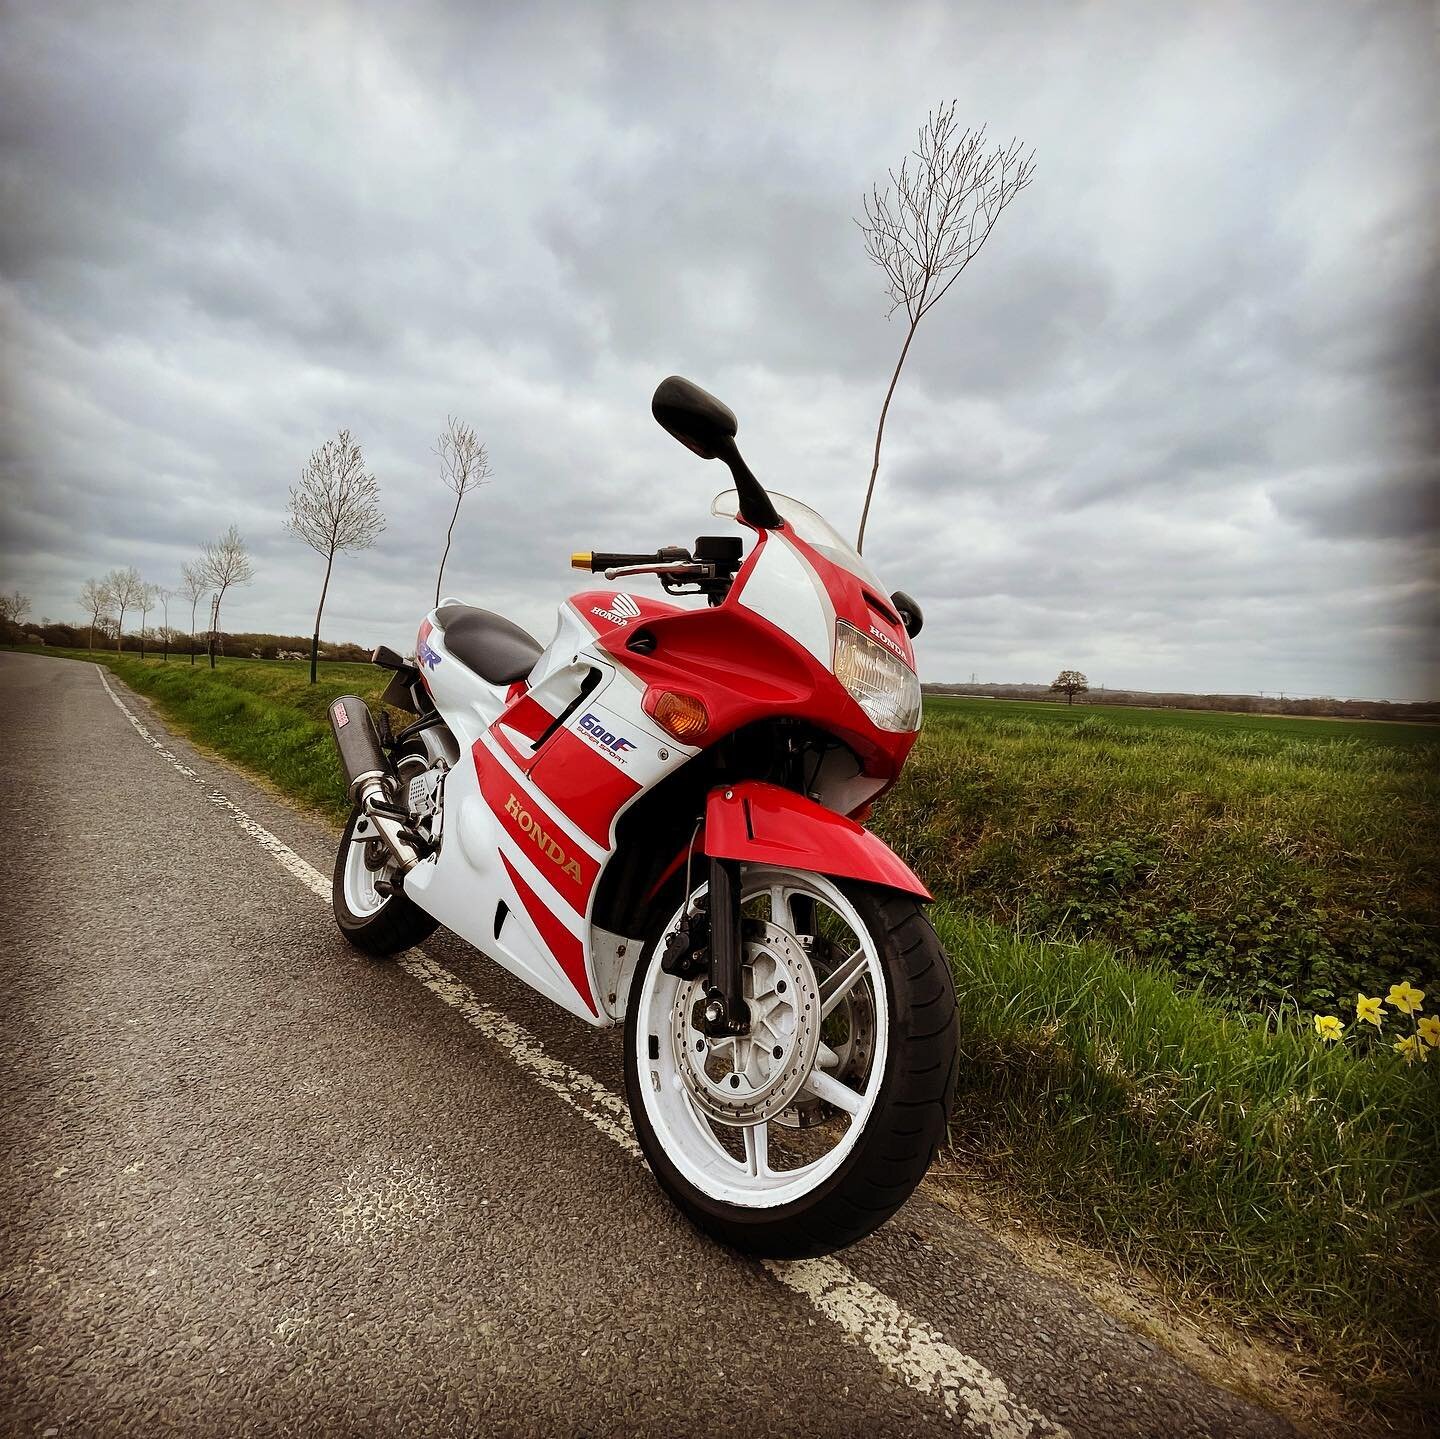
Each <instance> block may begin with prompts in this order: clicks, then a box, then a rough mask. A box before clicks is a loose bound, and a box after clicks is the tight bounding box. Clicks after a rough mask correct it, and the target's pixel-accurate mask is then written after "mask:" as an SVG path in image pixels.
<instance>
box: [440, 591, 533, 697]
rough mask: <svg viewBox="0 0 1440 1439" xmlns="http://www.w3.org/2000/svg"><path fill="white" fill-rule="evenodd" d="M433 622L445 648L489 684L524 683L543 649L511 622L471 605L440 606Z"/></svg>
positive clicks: (502, 616)
mask: <svg viewBox="0 0 1440 1439" xmlns="http://www.w3.org/2000/svg"><path fill="white" fill-rule="evenodd" d="M435 619H436V621H437V622H438V623H439V625H440V628H441V630H442V631H443V632H444V636H445V648H446V649H447V650H449V651H450V653H451V654H452V655H454V656H455V658H456V659H458V660H459V661H460V663H461V664H463V665H465V666H467V667H468V668H470V669H472V670H474V671H475V673H476V674H477V675H479V676H480V678H481V679H483V680H488V681H489V682H490V683H491V684H492V685H509V684H514V683H515V681H516V680H523V679H524V678H525V676H526V675H528V674H529V673H530V671H531V670H532V669H534V667H535V661H536V660H538V659H539V658H540V655H541V653H542V651H543V649H544V646H543V645H541V644H540V643H539V642H538V641H537V640H535V639H533V638H532V637H531V636H530V635H528V634H527V633H526V632H525V631H524V630H522V629H521V628H520V626H519V625H517V624H516V623H515V622H514V621H513V620H507V619H506V618H505V616H504V615H496V614H491V612H490V611H489V610H481V609H476V607H475V606H474V605H460V604H453V605H442V606H441V607H440V608H439V609H438V610H436V611H435Z"/></svg>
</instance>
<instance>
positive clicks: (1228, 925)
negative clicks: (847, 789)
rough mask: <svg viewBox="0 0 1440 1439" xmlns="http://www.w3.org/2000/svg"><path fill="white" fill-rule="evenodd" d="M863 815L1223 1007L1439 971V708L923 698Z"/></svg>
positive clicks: (964, 897) (1437, 980) (939, 879)
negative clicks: (883, 790)
mask: <svg viewBox="0 0 1440 1439" xmlns="http://www.w3.org/2000/svg"><path fill="white" fill-rule="evenodd" d="M875 822H876V825H877V827H878V828H879V829H880V830H881V831H882V832H883V833H884V834H885V835H886V837H887V838H888V839H889V840H890V842H891V843H892V844H894V845H895V846H896V848H897V849H900V850H901V851H902V852H904V853H905V854H906V855H907V857H908V858H910V859H911V861H912V862H913V863H914V864H915V866H916V868H917V869H918V870H919V872H920V873H921V874H923V875H924V876H925V877H926V880H927V882H928V883H929V884H930V885H931V887H932V888H933V889H934V890H935V892H936V894H937V895H938V896H941V897H943V898H944V899H946V900H948V901H951V902H954V903H955V904H957V905H959V906H962V907H963V908H964V909H965V910H967V911H968V912H971V913H978V914H982V915H985V916H987V917H989V918H991V919H994V920H996V921H997V922H999V923H1002V924H1005V925H1007V926H1012V927H1016V928H1018V929H1019V930H1020V931H1021V932H1023V933H1028V934H1037V935H1039V934H1043V935H1055V936H1060V937H1065V938H1073V939H1099V940H1103V941H1105V942H1106V943H1107V944H1109V945H1111V946H1112V947H1114V948H1115V949H1117V950H1119V951H1121V952H1122V953H1124V954H1127V955H1130V956H1132V957H1134V958H1136V959H1140V960H1145V961H1147V962H1150V963H1153V964H1156V965H1159V966H1163V967H1164V968H1166V969H1168V970H1169V971H1170V972H1171V973H1172V974H1173V975H1174V976H1175V978H1176V979H1177V980H1178V981H1179V983H1181V984H1182V985H1184V986H1185V987H1187V988H1190V989H1197V990H1204V991H1205V992H1206V993H1208V994H1209V995H1210V996H1211V997H1212V998H1213V999H1214V1000H1215V1001H1216V1002H1218V1003H1221V1004H1226V1005H1230V1006H1232V1007H1234V1008H1237V1009H1239V1010H1243V1011H1251V1010H1255V1009H1257V1008H1261V1007H1267V1006H1268V1007H1274V1006H1284V1005H1296V1004H1298V1005H1299V1006H1300V1007H1301V1008H1302V1009H1305V1010H1313V1009H1328V1008H1330V1007H1331V1006H1334V1005H1338V1004H1340V1003H1342V1002H1343V1001H1345V1000H1346V997H1347V996H1349V997H1351V998H1352V999H1353V995H1354V993H1355V991H1357V990H1360V989H1363V990H1364V991H1365V992H1366V993H1374V992H1375V990H1376V988H1377V987H1378V986H1380V985H1382V984H1384V985H1388V984H1389V983H1390V982H1391V981H1392V980H1393V979H1394V978H1396V977H1398V975H1399V974H1400V973H1401V972H1402V971H1403V972H1404V973H1406V974H1408V975H1410V977H1411V978H1412V979H1415V980H1417V981H1421V980H1423V981H1425V982H1428V983H1432V984H1435V985H1436V988H1437V992H1440V729H1437V728H1436V727H1433V726H1425V725H1398V724H1385V723H1365V724H1359V723H1356V724H1350V723H1345V724H1337V723H1331V722H1330V721H1327V720H1303V719H1301V720H1294V719H1285V718H1266V717H1261V716H1250V715H1230V714H1218V713H1214V712H1207V711H1186V710H1133V709H1114V708H1105V707H1101V706H1080V705H1076V706H1074V707H1073V708H1070V707H1068V706H1065V705H1043V704H1033V703H1028V702H1024V701H1017V702H1009V703H1006V702H999V701H986V700H959V701H956V700H951V699H939V700H932V701H930V702H929V703H928V704H927V707H926V727H925V731H924V734H923V736H922V739H921V741H920V743H919V745H918V746H917V747H916V750H915V752H914V755H913V756H912V759H911V762H910V764H909V766H908V767H907V769H906V771H905V774H904V776H903V777H902V779H901V782H900V784H899V786H898V787H897V788H896V790H895V791H894V793H893V794H892V795H891V796H889V797H888V798H887V800H886V801H885V802H884V803H883V804H882V805H880V806H878V807H877V811H876V819H875Z"/></svg>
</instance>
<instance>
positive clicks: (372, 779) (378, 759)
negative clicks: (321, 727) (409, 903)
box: [330, 695, 420, 871]
mask: <svg viewBox="0 0 1440 1439" xmlns="http://www.w3.org/2000/svg"><path fill="white" fill-rule="evenodd" d="M330 731H331V733H332V734H333V735H334V736H335V748H336V749H337V750H338V751H339V752H340V768H341V769H343V770H344V771H345V783H346V785H347V786H348V791H349V795H350V799H351V802H352V803H353V804H355V805H356V807H357V808H359V809H360V811H361V812H362V813H363V814H364V815H365V818H366V819H367V820H368V821H369V822H370V823H371V824H372V825H373V826H374V827H375V832H376V834H378V835H379V836H380V838H381V839H382V840H383V841H384V842H385V847H386V848H387V849H388V850H389V851H390V853H391V854H392V855H393V856H394V858H395V862H396V863H397V864H398V865H399V866H400V868H401V870H402V871H403V870H411V869H414V867H415V866H416V865H417V864H419V863H420V856H419V855H418V854H416V853H415V849H414V846H413V845H411V843H410V842H409V840H407V839H406V838H405V835H404V831H403V828H402V826H401V825H400V823H399V822H398V821H397V820H396V819H395V817H394V813H393V806H392V805H391V804H390V797H389V794H388V793H387V792H386V789H385V780H386V777H387V776H388V775H389V773H390V767H389V766H388V765H387V764H386V763H385V752H384V751H383V750H382V749H381V748H380V736H379V734H378V733H377V732H376V730H375V721H374V720H373V719H372V718H371V717H370V707H369V706H368V705H367V704H366V703H365V701H364V700H362V699H361V698H360V696H359V695H341V696H340V698H339V699H337V700H335V701H333V702H332V704H331V705H330Z"/></svg>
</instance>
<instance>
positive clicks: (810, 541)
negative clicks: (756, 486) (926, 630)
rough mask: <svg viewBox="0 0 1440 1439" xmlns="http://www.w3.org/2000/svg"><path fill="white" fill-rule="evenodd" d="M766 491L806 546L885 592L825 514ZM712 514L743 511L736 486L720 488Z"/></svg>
mask: <svg viewBox="0 0 1440 1439" xmlns="http://www.w3.org/2000/svg"><path fill="white" fill-rule="evenodd" d="M766 493H767V494H768V495H769V496H770V501H771V503H772V504H773V505H774V506H775V512H776V514H778V515H779V516H780V518H781V519H782V520H784V521H785V524H786V525H787V526H788V527H789V528H790V529H793V530H794V531H795V533H796V534H797V535H799V536H800V538H801V539H802V540H804V541H805V543H806V544H807V545H810V546H812V547H813V548H814V549H817V550H819V551H820V553H821V554H822V555H824V556H825V558H826V559H827V560H829V561H830V562H831V563H832V564H836V565H839V566H840V568H841V569H842V570H849V571H850V573H851V574H852V575H854V576H855V577H856V578H857V579H859V580H860V581H861V582H862V583H863V584H866V585H869V586H870V588H871V589H872V590H874V591H875V593H876V594H877V595H883V594H884V593H885V587H884V585H882V584H881V583H880V577H879V576H878V575H877V574H876V573H875V571H874V570H872V569H871V568H870V566H869V565H867V564H866V563H865V561H864V560H862V559H861V558H860V556H859V555H858V554H857V553H856V551H855V547H854V545H852V544H851V543H850V541H849V540H847V539H846V538H845V537H844V536H843V535H842V534H840V532H839V531H838V530H836V529H835V528H834V526H833V525H831V523H830V521H829V520H827V519H826V518H825V517H824V515H820V514H816V512H815V511H814V510H812V509H811V508H810V506H809V505H805V504H801V502H800V501H799V500H792V499H791V498H790V496H789V495H782V494H779V493H778V492H777V491H775V490H768V491H766ZM710 513H711V514H712V515H715V516H716V517H717V518H719V519H722V520H733V519H736V518H737V517H738V516H739V513H740V496H739V495H738V494H737V493H736V491H734V490H733V489H732V490H721V491H720V493H719V494H718V495H716V496H715V499H714V501H713V502H712V504H711V506H710Z"/></svg>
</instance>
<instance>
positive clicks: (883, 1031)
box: [635, 867, 890, 1209]
mask: <svg viewBox="0 0 1440 1439" xmlns="http://www.w3.org/2000/svg"><path fill="white" fill-rule="evenodd" d="M701 891H703V886H701ZM698 892H700V891H697V893H698ZM766 893H768V894H769V895H770V896H771V899H770V905H771V913H772V915H773V914H775V913H783V914H785V915H787V916H788V915H790V914H791V910H790V901H791V900H792V899H794V898H805V899H809V900H813V901H815V902H816V903H817V904H818V905H820V906H823V907H824V908H825V909H827V910H829V911H830V912H831V913H832V914H833V915H834V916H836V917H838V919H839V920H840V921H841V922H843V924H844V925H845V926H846V927H848V929H849V931H850V933H851V935H852V936H853V947H852V952H851V953H849V955H848V958H842V959H841V960H840V962H839V963H837V964H835V965H834V966H833V967H832V968H831V970H830V973H829V974H828V976H827V977H826V979H825V981H824V983H823V984H821V985H820V986H819V996H820V1002H821V1013H822V1015H823V1016H824V1017H825V1018H828V1017H829V1016H830V1014H831V1013H832V1012H833V1011H834V1010H835V1009H836V1007H837V1006H839V1005H840V1004H842V1003H847V1002H848V1001H847V996H850V995H851V994H852V992H853V993H854V994H855V995H856V996H857V997H858V996H859V995H860V994H861V992H862V991H864V992H865V995H866V997H867V998H868V999H869V1001H870V1003H871V1012H872V1015H873V1026H874V1031H873V1046H871V1048H870V1049H869V1051H868V1068H867V1070H866V1072H865V1074H864V1076H863V1077H862V1079H861V1082H860V1086H859V1087H854V1086H853V1085H852V1084H847V1083H842V1082H841V1080H840V1079H838V1078H836V1077H834V1076H833V1075H832V1074H830V1073H828V1072H827V1066H831V1065H833V1063H834V1062H835V1061H836V1058H837V1057H836V1055H835V1052H834V1050H832V1049H831V1048H830V1047H829V1046H828V1045H827V1044H825V1043H823V1042H822V1043H821V1044H820V1046H819V1052H818V1054H817V1056H816V1060H815V1063H814V1066H813V1068H812V1069H811V1070H810V1073H809V1075H808V1077H807V1078H806V1080H805V1081H804V1084H803V1085H802V1089H801V1096H802V1097H803V1098H805V1099H808V1100H814V1099H820V1100H823V1101H825V1104H826V1105H827V1106H830V1109H828V1110H826V1113H827V1115H830V1116H831V1117H829V1118H827V1119H826V1120H825V1122H824V1125H823V1126H822V1127H823V1128H825V1129H826V1130H827V1131H829V1130H830V1129H832V1128H833V1130H834V1140H833V1143H829V1147H828V1148H827V1149H826V1150H825V1152H824V1153H823V1154H821V1155H819V1156H818V1157H816V1158H814V1159H810V1160H808V1161H805V1162H799V1163H796V1164H794V1165H793V1167H788V1168H776V1167H773V1164H772V1153H775V1152H776V1149H775V1144H774V1141H778V1142H779V1143H780V1145H782V1146H783V1145H784V1144H785V1143H786V1140H787V1133H788V1132H787V1131H782V1130H781V1129H780V1128H779V1127H778V1121H777V1120H768V1121H762V1122H759V1123H754V1124H745V1125H739V1124H736V1125H729V1126H726V1125H722V1124H720V1122H719V1121H718V1120H716V1119H715V1118H713V1117H711V1118H707V1117H706V1116H705V1115H704V1114H703V1113H702V1112H701V1110H700V1109H699V1108H697V1106H696V1104H695V1102H694V1100H693V1099H692V1097H691V1095H690V1093H689V1091H688V1090H687V1086H686V1081H685V1078H684V1076H683V1074H682V1072H681V1069H680V1065H681V1064H682V1063H683V1062H686V1060H688V1056H685V1057H684V1058H683V1059H682V1057H681V1056H680V1055H678V1054H677V1052H676V1051H677V1047H678V1046H677V1042H676V1040H675V1039H674V1038H673V1037H672V1010H673V1007H674V1004H675V999H676V995H677V993H678V992H679V991H680V988H681V986H682V985H683V984H685V983H686V981H682V980H680V979H678V978H676V977H675V976H673V975H668V974H666V973H665V972H664V971H663V970H662V969H661V968H660V964H659V962H658V958H657V957H656V955H655V954H653V953H652V955H651V956H650V957H649V959H648V968H647V972H646V976H645V981H644V984H643V986H642V988H641V992H640V995H639V999H638V1014H637V1023H636V1026H635V1043H636V1047H637V1054H636V1059H637V1062H638V1069H639V1074H640V1076H641V1084H640V1089H641V1095H642V1102H643V1104H644V1106H645V1115H646V1118H647V1119H648V1120H649V1122H650V1126H651V1128H652V1129H653V1130H654V1132H655V1135H656V1137H657V1138H658V1139H659V1141H660V1144H661V1146H662V1147H663V1148H664V1151H665V1154H666V1156H667V1158H668V1159H669V1160H670V1162H671V1163H672V1164H673V1165H674V1166H675V1167H676V1169H677V1170H679V1172H680V1174H681V1175H682V1176H683V1177H684V1178H685V1179H686V1180H687V1181H688V1182H689V1183H690V1184H691V1185H693V1186H694V1187H695V1188H696V1189H698V1190H700V1191H701V1192H702V1193H703V1194H705V1195H707V1196H708V1197H709V1198H711V1199H713V1200H717V1201H719V1202H721V1203H724V1204H732V1205H735V1206H737V1207H740V1208H752V1209H759V1208H774V1207H778V1206H780V1205H784V1204H790V1203H792V1202H794V1201H795V1200H797V1199H801V1198H803V1197H804V1196H805V1195H806V1194H809V1193H810V1192H812V1191H813V1190H814V1189H816V1188H817V1187H818V1186H819V1185H821V1184H823V1183H824V1182H825V1180H827V1179H828V1178H829V1177H830V1176H831V1175H832V1174H834V1173H835V1171H836V1170H837V1169H838V1168H839V1167H840V1165H841V1164H843V1163H844V1161H845V1158H846V1156H847V1155H849V1154H850V1152H851V1151H852V1150H853V1149H854V1147H855V1145H856V1143H857V1142H858V1140H859V1138H860V1135H861V1134H862V1133H863V1132H864V1129H865V1125H866V1122H867V1121H868V1120H869V1117H870V1115H871V1113H872V1112H873V1110H874V1108H875V1104H876V1100H877V1098H878V1096H879V1092H880V1088H881V1085H882V1083H883V1080H884V1075H885V1061H886V1057H887V1053H888V1046H889V1028H890V1024H889V1015H890V1007H889V993H888V988H887V986H886V982H885V973H884V968H883V966H882V965H881V963H880V954H879V948H878V946H877V944H876V942H875V938H874V936H873V935H871V934H870V932H869V930H868V929H867V927H866V925H865V923H864V921H863V920H862V919H861V918H860V916H859V914H858V913H856V911H855V908H854V906H853V905H851V904H850V902H849V900H847V899H846V898H845V896H844V894H843V893H841V891H840V889H839V888H838V887H837V886H836V885H835V884H833V883H832V882H831V881H830V880H828V879H826V878H824V877H823V876H822V875H816V874H808V873H801V872H798V871H787V870H780V869H769V868H760V867H756V868H754V869H747V870H746V871H745V872H744V875H743V878H742V886H741V894H742V897H743V899H744V900H745V901H750V900H753V899H755V898H757V897H758V896H760V895H762V894H766ZM777 903H778V905H779V906H780V907H779V909H778V910H777V909H776V905H777ZM680 917H681V911H679V910H677V911H676V913H675V914H674V915H672V916H671V919H670V922H669V924H667V925H666V928H665V933H666V934H669V933H670V932H671V931H672V930H673V929H674V928H675V927H676V925H677V924H678V923H679V920H680ZM792 932H793V925H792ZM652 1039H653V1041H654V1043H653V1045H652ZM652 1050H653V1052H654V1054H655V1057H654V1058H652V1057H651V1055H652ZM831 1110H833V1114H831ZM721 1131H728V1134H729V1136H730V1138H731V1142H732V1143H733V1144H734V1145H735V1147H736V1148H739V1147H740V1145H741V1143H743V1149H744V1157H743V1159H742V1158H741V1157H740V1156H739V1155H737V1154H732V1153H731V1152H730V1151H729V1150H728V1149H727V1148H726V1147H725V1145H724V1144H723V1143H722V1142H721V1140H720V1138H719V1137H717V1136H718V1133H719V1132H721ZM814 1132H815V1133H816V1134H817V1135H819V1130H818V1129H817V1130H816V1131H814ZM819 1142H821V1143H825V1142H827V1140H826V1137H825V1136H820V1140H819Z"/></svg>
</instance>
